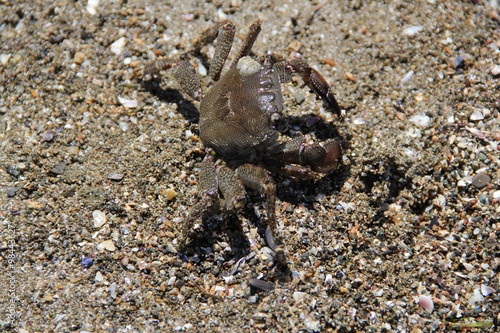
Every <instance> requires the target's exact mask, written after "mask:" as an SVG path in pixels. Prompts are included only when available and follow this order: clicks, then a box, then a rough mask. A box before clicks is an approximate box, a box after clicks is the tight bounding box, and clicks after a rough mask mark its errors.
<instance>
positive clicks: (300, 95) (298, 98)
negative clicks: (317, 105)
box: [293, 91, 306, 104]
mask: <svg viewBox="0 0 500 333" xmlns="http://www.w3.org/2000/svg"><path fill="white" fill-rule="evenodd" d="M293 97H294V98H295V102H296V103H297V104H300V103H302V102H303V101H304V100H305V99H306V95H304V93H303V92H302V91H296V92H294V94H293Z"/></svg>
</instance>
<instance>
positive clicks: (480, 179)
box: [472, 173, 491, 188]
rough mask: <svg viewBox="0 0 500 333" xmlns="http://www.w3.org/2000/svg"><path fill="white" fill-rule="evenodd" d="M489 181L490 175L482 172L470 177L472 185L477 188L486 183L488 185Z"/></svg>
mask: <svg viewBox="0 0 500 333" xmlns="http://www.w3.org/2000/svg"><path fill="white" fill-rule="evenodd" d="M490 181H491V177H490V176H488V175H486V174H484V173H478V174H477V175H475V176H474V178H472V185H474V186H475V187H477V188H483V187H485V186H486V185H488V184H489V183H490Z"/></svg>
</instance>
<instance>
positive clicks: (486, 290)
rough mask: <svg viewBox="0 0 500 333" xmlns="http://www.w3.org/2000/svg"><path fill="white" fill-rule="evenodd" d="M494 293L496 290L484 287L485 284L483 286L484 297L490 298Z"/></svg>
mask: <svg viewBox="0 0 500 333" xmlns="http://www.w3.org/2000/svg"><path fill="white" fill-rule="evenodd" d="M494 292H495V289H493V288H491V287H489V286H487V285H484V284H482V285H481V294H483V296H485V297H486V296H490V295H491V294H493V293H494Z"/></svg>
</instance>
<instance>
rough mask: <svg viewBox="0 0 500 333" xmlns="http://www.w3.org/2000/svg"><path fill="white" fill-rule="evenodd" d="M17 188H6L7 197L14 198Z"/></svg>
mask: <svg viewBox="0 0 500 333" xmlns="http://www.w3.org/2000/svg"><path fill="white" fill-rule="evenodd" d="M19 190H20V188H19V187H8V188H7V197H9V198H13V197H15V196H16V194H17V192H19Z"/></svg>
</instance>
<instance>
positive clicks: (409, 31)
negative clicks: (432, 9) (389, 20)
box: [403, 26, 423, 36]
mask: <svg viewBox="0 0 500 333" xmlns="http://www.w3.org/2000/svg"><path fill="white" fill-rule="evenodd" d="M422 29H423V27H418V26H412V27H408V28H406V29H405V30H403V33H404V34H405V35H407V36H413V35H415V34H417V33H418V32H419V31H420V30H422Z"/></svg>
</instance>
